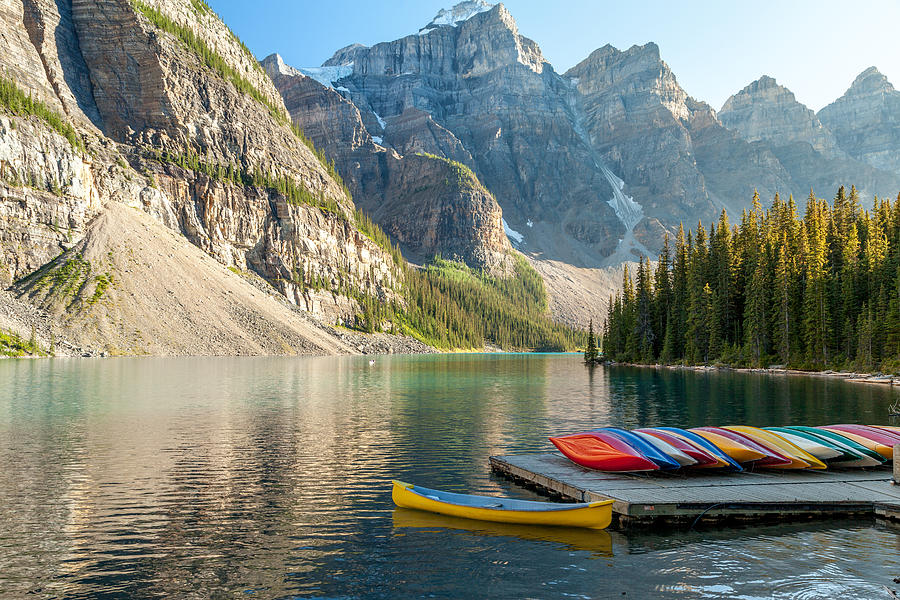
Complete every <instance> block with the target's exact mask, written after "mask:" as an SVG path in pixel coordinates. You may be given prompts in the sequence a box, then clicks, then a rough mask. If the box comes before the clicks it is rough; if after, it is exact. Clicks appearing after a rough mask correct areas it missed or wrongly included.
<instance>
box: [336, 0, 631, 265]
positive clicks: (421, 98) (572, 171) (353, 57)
mask: <svg viewBox="0 0 900 600" xmlns="http://www.w3.org/2000/svg"><path fill="white" fill-rule="evenodd" d="M476 8H479V10H477V11H475V10H471V11H457V13H459V14H461V15H462V16H464V17H468V18H465V19H464V20H456V19H457V17H452V19H453V22H452V23H450V22H447V23H444V21H446V20H447V19H450V18H451V17H446V18H444V19H439V18H436V19H435V20H434V21H433V23H432V24H430V25H429V26H428V27H426V28H425V29H423V30H422V31H421V32H420V33H419V34H414V35H409V36H406V37H404V38H401V39H399V40H395V41H392V42H385V43H380V44H376V45H374V46H372V47H371V48H369V47H364V46H359V45H355V46H350V47H348V48H344V49H342V50H339V51H338V52H336V53H335V55H334V56H333V57H332V58H331V59H330V60H328V61H327V62H326V63H325V65H324V67H325V68H332V69H336V68H338V67H341V68H343V69H344V71H343V72H342V73H340V77H339V78H338V79H336V80H334V81H332V82H331V84H332V85H333V86H334V87H335V89H339V90H340V91H341V94H343V96H344V97H346V98H347V99H349V100H350V101H352V102H353V103H354V104H355V105H356V106H357V107H359V110H360V113H361V115H363V119H364V123H367V127H369V125H368V122H367V121H366V120H365V115H366V114H367V113H369V112H371V113H372V114H373V115H375V116H376V117H377V120H379V121H380V122H383V125H380V128H379V129H378V130H376V131H373V130H371V129H370V130H369V131H370V133H371V134H373V135H377V136H380V137H382V138H383V140H384V143H386V144H395V145H396V146H395V147H396V148H397V150H398V151H400V152H409V151H412V150H418V149H424V150H428V151H430V152H435V153H437V152H440V153H441V154H442V155H443V156H445V157H447V158H452V159H454V160H458V161H459V162H462V163H464V164H470V165H471V166H472V167H473V170H474V172H475V173H476V175H477V177H478V179H479V180H480V181H481V182H483V183H484V185H485V186H486V187H487V188H488V189H489V190H490V191H491V192H492V193H493V194H494V196H495V197H496V198H497V202H498V203H499V205H500V207H501V208H502V209H503V216H504V218H505V219H506V221H507V222H508V224H509V227H510V228H511V229H512V230H513V231H516V232H518V233H519V235H521V238H519V237H517V236H514V240H521V241H516V242H515V243H516V246H517V248H519V249H520V250H523V251H525V252H528V253H532V254H541V255H544V256H552V257H557V258H560V259H561V260H565V261H568V262H572V263H576V264H597V263H598V262H601V261H602V260H604V258H606V257H608V256H609V255H611V254H612V253H613V252H615V250H616V248H617V246H618V245H619V240H620V239H622V238H623V237H624V236H625V234H626V231H627V229H628V227H627V226H626V223H625V221H623V219H621V218H620V217H619V216H618V215H617V214H616V209H615V208H614V206H613V205H614V203H611V199H612V198H614V197H615V196H616V195H617V194H619V192H620V188H619V185H618V180H617V179H616V178H615V175H614V174H612V173H610V175H611V177H608V176H607V175H606V174H605V173H604V171H603V165H600V164H598V159H597V156H596V155H595V152H594V151H593V149H592V148H591V147H590V145H589V144H588V143H587V141H586V140H585V138H584V136H583V135H581V133H580V132H579V131H578V129H577V119H576V118H575V115H574V110H575V109H574V108H573V107H574V91H573V90H572V88H571V86H570V85H569V83H568V82H567V81H565V80H564V79H563V78H562V77H560V76H559V75H558V74H557V73H555V72H554V70H553V68H552V67H551V66H550V65H549V64H548V63H547V62H546V61H545V60H544V58H543V56H542V54H541V51H540V48H539V47H538V46H537V44H535V43H534V42H533V41H532V40H530V39H528V38H526V37H524V36H522V35H521V34H520V33H519V31H518V27H517V26H516V23H515V20H514V19H513V17H512V15H511V14H510V13H509V11H507V10H506V8H505V7H504V6H503V5H502V4H498V5H496V6H492V7H485V6H481V7H476ZM449 14H451V15H452V14H454V13H453V11H450V13H449ZM423 114H424V115H427V117H424V116H423ZM457 141H458V142H459V143H457ZM469 156H471V162H470V161H469V159H468V157H469ZM529 224H530V225H529ZM628 225H629V226H630V225H633V224H631V223H629V224H628Z"/></svg>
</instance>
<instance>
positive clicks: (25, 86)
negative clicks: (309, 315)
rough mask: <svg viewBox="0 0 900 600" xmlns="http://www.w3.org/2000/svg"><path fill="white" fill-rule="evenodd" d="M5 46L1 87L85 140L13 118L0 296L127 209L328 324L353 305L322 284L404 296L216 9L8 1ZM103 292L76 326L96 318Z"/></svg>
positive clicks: (0, 47) (4, 134) (3, 126)
mask: <svg viewBox="0 0 900 600" xmlns="http://www.w3.org/2000/svg"><path fill="white" fill-rule="evenodd" d="M0 30H2V33H3V35H0V71H2V72H3V73H6V74H8V75H7V77H8V78H9V79H10V80H11V81H12V82H13V83H14V84H15V86H17V87H18V88H19V89H20V90H22V91H23V92H24V93H25V94H27V95H31V96H32V97H33V98H34V99H36V100H39V101H40V102H42V103H44V104H45V105H46V106H47V107H49V109H50V110H52V111H54V112H55V113H57V114H58V115H59V119H60V121H61V122H65V123H68V124H71V125H72V126H73V127H74V131H75V133H76V135H75V136H74V137H73V140H67V139H66V137H64V136H62V135H60V133H59V131H60V130H59V128H58V127H57V128H54V126H52V124H50V123H49V122H48V121H45V120H42V119H40V118H38V117H33V116H27V115H22V116H19V115H16V114H11V113H10V112H8V111H6V112H4V111H3V110H2V108H0V176H2V183H0V283H3V284H8V283H10V282H11V281H14V280H18V279H20V278H22V277H23V276H24V275H26V274H28V273H29V272H32V271H34V270H35V269H37V268H39V267H41V265H43V264H45V263H47V262H48V261H49V260H50V259H52V258H53V257H55V256H56V255H58V254H60V252H61V251H64V250H66V249H67V248H70V247H72V246H73V245H74V244H76V243H77V242H78V241H79V240H80V239H81V238H82V237H83V235H84V234H85V232H86V231H87V228H88V225H89V223H91V222H92V220H93V219H95V218H97V217H98V215H101V214H103V213H105V212H106V211H107V210H108V209H109V206H110V205H111V204H114V203H120V204H125V205H129V206H132V207H135V208H138V209H141V210H143V211H145V212H147V213H149V214H150V215H152V216H153V217H155V218H156V219H157V221H158V222H160V223H162V224H163V225H165V226H167V227H169V228H170V229H172V230H174V231H177V232H178V233H179V234H180V235H183V236H185V237H187V239H189V240H190V241H191V242H193V243H194V244H195V245H196V246H198V247H199V248H201V249H203V250H204V251H206V252H207V253H208V254H209V255H211V256H213V257H215V258H216V259H217V260H218V261H219V262H220V263H221V264H223V265H225V266H229V267H232V268H233V269H234V270H236V271H246V270H249V271H254V272H255V273H257V274H258V275H260V276H262V277H263V278H264V279H265V280H266V281H267V282H268V283H269V284H271V285H272V286H273V287H274V288H275V289H277V290H278V291H279V292H281V293H282V294H283V296H284V297H285V298H286V299H288V300H289V301H290V302H292V303H294V304H295V305H298V306H300V307H302V308H305V309H308V310H311V311H313V312H317V313H318V314H319V315H320V317H321V318H323V319H324V320H326V321H331V322H333V321H335V320H339V319H345V318H349V317H350V316H352V315H353V314H354V313H355V311H356V308H355V303H354V301H352V300H350V299H348V298H342V297H340V296H339V295H335V294H331V293H327V294H323V293H320V292H316V291H315V289H314V288H313V287H311V286H310V285H309V282H310V281H312V280H315V281H317V282H319V284H321V283H322V282H324V283H325V287H326V288H332V289H337V288H338V287H340V286H343V287H345V288H348V289H349V288H352V289H356V290H359V291H360V292H362V293H365V294H370V295H375V296H378V297H381V298H388V297H392V296H393V294H394V293H395V292H394V289H395V288H396V286H397V285H398V281H397V277H398V273H397V270H396V267H395V265H394V264H393V261H392V259H391V257H390V255H389V254H387V253H386V252H385V251H384V250H382V249H381V248H380V247H378V245H376V244H375V243H374V242H372V241H371V240H370V239H369V238H368V237H367V236H366V235H363V234H362V233H360V231H359V230H358V229H357V228H356V226H355V225H354V222H353V220H354V205H353V203H352V201H351V200H350V199H349V198H348V197H347V196H346V194H345V193H344V190H343V189H342V187H341V185H340V183H339V182H337V181H335V179H334V178H333V177H332V175H331V174H330V173H329V170H328V168H327V165H324V164H323V163H322V162H321V161H320V160H319V158H317V156H316V155H315V154H314V153H313V151H312V150H311V149H310V148H309V147H307V145H306V144H305V143H304V141H303V140H302V139H301V138H300V137H298V135H297V134H296V133H295V132H293V131H292V129H291V126H290V120H289V117H288V113H287V110H286V108H285V106H284V103H283V102H282V100H281V95H280V94H279V92H278V90H277V89H276V88H275V86H274V84H273V83H272V81H271V80H270V79H269V77H268V76H267V75H266V73H265V71H264V70H263V69H262V68H261V67H260V65H259V64H258V63H257V62H256V61H255V59H254V58H253V57H252V55H250V53H249V52H248V51H247V50H246V48H244V47H243V46H242V45H241V44H240V43H239V41H238V40H237V39H236V38H235V37H234V35H233V34H232V33H231V31H230V30H229V29H228V28H227V27H226V26H225V25H224V24H223V23H222V22H221V21H220V20H219V19H218V17H217V16H216V15H215V14H214V13H213V12H212V11H211V10H210V9H209V8H208V7H207V6H206V5H205V4H204V3H202V2H199V1H189V0H147V1H146V2H139V1H135V2H129V1H128V0H102V1H101V0H69V1H67V0H59V1H56V0H54V1H51V0H26V1H25V2H21V3H20V2H11V1H10V2H3V3H2V4H0ZM322 207H325V208H322ZM132 251H133V252H134V253H140V248H133V249H132ZM90 272H93V271H90ZM225 273H226V274H227V276H234V277H237V275H234V274H231V273H228V272H227V271H225ZM95 275H97V276H99V275H102V273H99V272H98V273H97V274H95ZM110 275H111V278H110V280H111V282H112V283H111V284H110V285H112V286H115V285H116V283H115V281H116V280H117V277H116V274H115V273H110ZM61 281H63V279H51V280H48V282H49V283H48V285H49V284H54V285H56V284H59V283H60V282H61ZM98 281H100V280H95V279H89V280H88V279H86V280H85V283H84V285H87V286H88V287H89V288H90V289H91V290H97V289H100V287H103V286H99V287H98V283H97V282H98ZM171 285H175V286H177V285H178V282H177V281H174V282H171ZM104 290H105V288H103V289H101V290H100V291H99V292H98V298H96V299H95V300H94V302H75V303H73V304H72V305H71V306H68V310H70V311H81V312H83V313H84V315H87V317H86V318H90V315H91V313H92V312H93V311H95V310H98V307H99V306H100V303H101V302H102V301H103V297H104ZM79 297H80V296H79ZM91 297H93V296H91ZM69 299H70V300H71V299H72V298H69ZM135 318H137V316H135ZM135 326H137V325H135ZM315 335H327V334H326V333H322V332H321V331H320V332H319V333H316V334H315ZM259 347H260V346H258V345H253V344H250V345H248V348H250V349H251V350H250V351H254V350H252V349H253V348H259ZM132 350H133V349H132Z"/></svg>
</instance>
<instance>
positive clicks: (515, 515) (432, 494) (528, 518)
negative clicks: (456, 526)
mask: <svg viewBox="0 0 900 600" xmlns="http://www.w3.org/2000/svg"><path fill="white" fill-rule="evenodd" d="M391 497H392V498H393V500H394V504H396V505H397V506H400V507H402V508H414V509H417V510H424V511H427V512H433V513H438V514H441V515H448V516H451V517H462V518H465V519H475V520H478V521H491V522H494V523H519V524H522V525H556V526H563V527H588V528H591V529H605V528H606V527H608V526H609V524H610V521H611V520H612V504H613V501H612V500H604V501H601V502H587V503H579V504H561V503H554V502H535V501H532V500H516V499H513V498H496V497H492V496H476V495H471V494H455V493H452V492H443V491H440V490H432V489H429V488H423V487H421V486H418V485H413V484H411V483H404V482H402V481H394V482H393V489H392V491H391Z"/></svg>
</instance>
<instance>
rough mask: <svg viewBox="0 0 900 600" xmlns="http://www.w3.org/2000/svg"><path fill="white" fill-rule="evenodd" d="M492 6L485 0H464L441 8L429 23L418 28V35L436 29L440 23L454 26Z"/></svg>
mask: <svg viewBox="0 0 900 600" xmlns="http://www.w3.org/2000/svg"><path fill="white" fill-rule="evenodd" d="M492 8H494V5H493V4H491V3H490V2H485V0H465V1H464V2H460V3H459V4H457V5H455V6H454V7H453V8H449V9H447V8H442V9H441V10H439V11H438V14H437V15H435V17H434V18H433V19H432V20H431V23H429V24H428V25H426V26H425V27H423V28H422V29H420V30H419V35H425V34H426V33H428V32H429V31H431V30H432V29H436V28H438V27H440V26H442V25H451V26H453V27H455V26H456V25H457V24H458V23H462V22H463V21H468V20H469V19H471V18H472V17H474V16H475V15H477V14H479V13H483V12H486V11H489V10H491V9H492Z"/></svg>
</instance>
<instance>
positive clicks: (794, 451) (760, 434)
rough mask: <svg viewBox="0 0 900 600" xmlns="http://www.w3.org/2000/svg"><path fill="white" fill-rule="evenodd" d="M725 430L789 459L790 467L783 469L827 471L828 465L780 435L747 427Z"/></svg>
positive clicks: (732, 426) (738, 426) (733, 426)
mask: <svg viewBox="0 0 900 600" xmlns="http://www.w3.org/2000/svg"><path fill="white" fill-rule="evenodd" d="M725 429H730V430H731V431H737V432H738V433H743V434H744V435H746V436H748V437H749V438H751V439H752V440H754V441H755V442H756V443H758V444H762V445H763V446H768V447H770V448H773V449H774V450H775V451H777V452H778V453H779V454H781V455H783V456H785V457H787V458H789V459H791V461H792V463H791V465H788V466H786V467H783V468H795V469H827V468H828V465H826V464H825V463H823V462H822V461H821V460H819V459H818V458H816V457H815V456H813V455H812V454H810V453H809V452H807V451H806V450H804V449H803V448H801V447H800V446H797V445H796V444H792V443H791V442H789V441H788V440H786V439H784V438H783V437H781V436H780V435H778V434H777V433H775V432H772V431H766V430H765V429H760V428H759V427H750V426H749V425H729V426H727V427H725Z"/></svg>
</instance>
